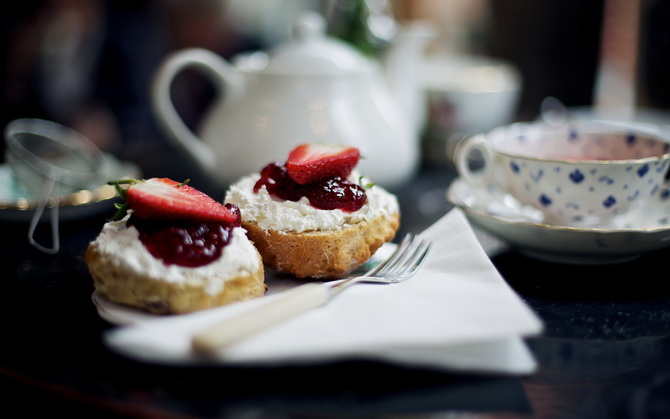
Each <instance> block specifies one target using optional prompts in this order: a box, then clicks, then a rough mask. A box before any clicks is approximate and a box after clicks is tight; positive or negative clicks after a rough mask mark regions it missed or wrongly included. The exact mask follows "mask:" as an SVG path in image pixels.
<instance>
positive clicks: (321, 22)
mask: <svg viewBox="0 0 670 419" xmlns="http://www.w3.org/2000/svg"><path fill="white" fill-rule="evenodd" d="M325 33H326V20H325V19H324V18H323V16H321V15H320V14H318V13H316V12H309V13H305V14H304V15H302V16H301V17H300V18H299V19H298V20H297V21H296V23H295V24H294V25H293V36H294V37H295V38H296V39H299V40H308V39H319V38H323V37H324V36H325Z"/></svg>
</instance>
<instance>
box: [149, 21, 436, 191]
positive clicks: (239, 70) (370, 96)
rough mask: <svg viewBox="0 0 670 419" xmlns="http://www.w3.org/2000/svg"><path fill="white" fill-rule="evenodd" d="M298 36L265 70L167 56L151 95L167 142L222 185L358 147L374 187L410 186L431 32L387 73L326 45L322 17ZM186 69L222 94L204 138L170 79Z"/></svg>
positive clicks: (408, 43) (261, 65) (209, 56)
mask: <svg viewBox="0 0 670 419" xmlns="http://www.w3.org/2000/svg"><path fill="white" fill-rule="evenodd" d="M294 32H295V34H296V38H295V39H294V40H293V41H291V42H289V43H287V44H285V45H280V46H279V47H278V48H276V49H275V50H273V51H272V52H271V53H270V54H266V57H267V60H265V59H258V58H259V55H258V54H256V55H253V56H249V57H247V58H248V59H241V60H234V62H236V63H239V64H240V65H238V66H235V65H233V64H231V63H229V62H228V61H226V60H225V59H223V58H221V57H219V56H218V55H215V54H214V53H212V52H210V51H207V50H203V49H187V50H182V51H178V52H176V53H174V54H172V55H170V56H168V57H167V58H166V60H165V61H164V62H163V63H162V64H161V66H160V67H159V69H158V71H157V74H156V78H155V82H154V84H153V90H152V101H153V108H154V111H155V113H156V115H157V118H158V121H159V122H160V126H161V127H162V128H163V129H164V131H165V132H166V134H167V137H168V138H169V139H170V140H173V141H174V142H175V143H176V144H177V145H179V146H181V148H182V149H183V150H184V153H185V154H187V155H190V156H192V157H193V158H194V159H195V160H196V162H197V163H199V164H200V165H201V166H202V167H203V168H204V169H205V170H206V171H207V172H209V174H210V175H211V177H212V178H213V180H215V181H219V182H221V183H222V184H224V185H229V184H231V183H233V182H235V181H236V180H238V179H239V178H240V177H242V176H244V175H247V174H249V173H253V172H257V171H259V170H260V169H262V168H263V167H264V166H265V165H266V164H268V163H269V162H273V161H277V160H281V159H282V158H285V156H287V155H288V153H289V151H290V150H291V149H292V148H293V147H295V146H296V145H298V144H300V143H305V142H312V143H318V142H321V143H340V144H347V145H353V146H355V147H358V148H359V149H360V150H361V153H362V155H364V156H365V159H362V161H361V164H360V166H359V167H360V170H361V172H362V173H364V174H365V175H367V176H370V177H371V178H372V179H374V180H375V182H376V183H379V184H380V185H382V186H386V187H389V188H392V187H395V186H398V185H400V184H402V183H404V182H405V181H407V180H408V179H409V178H410V177H411V176H412V175H413V174H414V172H415V170H416V166H417V164H418V159H419V140H418V135H419V125H420V123H421V118H422V116H421V110H422V105H423V101H422V100H420V98H419V97H418V95H420V93H421V90H420V88H419V87H418V85H417V84H416V82H415V79H416V77H417V76H416V74H415V73H416V69H414V63H415V62H416V61H417V57H418V55H419V53H420V52H421V50H422V47H423V45H424V44H425V43H426V42H427V41H428V40H429V39H430V36H431V34H430V31H429V30H428V29H427V28H422V27H421V26H413V27H412V28H411V31H408V32H404V33H403V35H402V36H399V37H398V43H397V45H393V46H392V47H391V49H390V53H389V54H388V56H387V59H386V60H385V63H387V64H386V65H385V66H381V65H379V63H378V62H377V61H374V60H371V59H369V58H367V57H364V56H362V55H361V54H359V53H358V52H357V51H356V50H354V49H353V48H352V47H351V46H349V45H348V44H345V43H343V42H341V41H339V40H336V39H334V38H330V37H328V36H326V35H325V33H324V21H323V19H322V18H321V17H320V16H315V15H308V16H307V17H306V18H304V19H302V20H301V21H299V23H298V24H297V26H296V28H295V31H294ZM261 55H262V54H261ZM186 68H190V69H194V70H197V71H199V72H201V73H202V74H203V75H204V76H206V77H207V78H209V79H211V80H212V81H213V82H214V84H215V85H216V86H217V87H218V88H220V89H219V90H220V91H221V96H220V97H219V99H218V100H217V101H216V102H215V104H214V106H213V107H212V109H210V110H209V112H207V114H206V115H205V116H204V118H203V123H202V124H201V127H200V129H199V130H197V131H198V132H197V134H196V133H193V132H191V130H190V129H189V128H188V127H187V126H186V125H185V124H184V122H183V121H182V119H181V118H180V116H179V115H178V113H177V111H176V110H175V107H174V106H173V103H172V100H171V97H170V87H171V85H172V81H173V79H174V78H175V77H176V76H177V75H178V74H179V73H180V72H181V71H182V70H184V69H186Z"/></svg>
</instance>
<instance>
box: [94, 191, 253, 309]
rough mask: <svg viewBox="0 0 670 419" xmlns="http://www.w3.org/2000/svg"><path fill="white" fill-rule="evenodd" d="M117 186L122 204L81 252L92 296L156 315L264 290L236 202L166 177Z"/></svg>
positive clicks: (203, 306)
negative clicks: (123, 199) (223, 200)
mask: <svg viewBox="0 0 670 419" xmlns="http://www.w3.org/2000/svg"><path fill="white" fill-rule="evenodd" d="M119 191H120V193H122V194H123V195H124V196H125V197H126V201H127V202H126V204H127V207H126V208H122V210H121V212H120V213H119V214H118V216H117V217H115V220H112V221H109V222H108V223H106V224H105V225H104V226H103V228H102V231H101V232H100V234H99V235H98V237H97V238H96V239H95V240H94V241H92V242H91V243H90V244H89V246H88V249H87V252H86V262H87V264H88V268H89V271H90V273H91V276H92V278H93V282H94V285H95V290H96V292H97V293H98V294H99V295H101V296H102V297H104V298H107V299H108V300H110V301H113V302H116V303H119V304H123V305H127V306H132V307H136V308H139V309H142V310H146V311H149V312H153V313H159V314H172V313H187V312H193V311H198V310H203V309H207V308H212V307H217V306H221V305H225V304H230V303H233V302H236V301H242V300H246V299H250V298H255V297H259V296H262V295H264V293H265V291H266V286H265V275H264V267H263V263H262V260H261V257H260V254H259V253H258V251H257V250H256V248H255V247H254V245H253V243H252V242H251V241H250V240H249V239H248V237H247V235H246V232H245V230H244V229H243V228H242V227H241V225H240V218H241V217H240V212H239V210H238V209H237V208H236V207H234V206H232V205H225V206H224V205H222V204H221V203H218V202H216V201H214V200H213V199H212V198H210V197H209V196H207V195H205V194H203V193H201V192H199V191H197V190H196V189H194V188H192V187H190V186H188V185H185V184H183V183H177V182H174V181H172V180H170V179H165V178H161V179H156V178H152V179H148V180H143V181H130V186H129V187H128V188H127V189H122V188H120V189H119ZM124 212H125V214H124Z"/></svg>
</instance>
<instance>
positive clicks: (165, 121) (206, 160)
mask: <svg viewBox="0 0 670 419" xmlns="http://www.w3.org/2000/svg"><path fill="white" fill-rule="evenodd" d="M186 68H191V69H194V70H197V71H199V72H201V73H203V74H204V75H205V76H206V77H208V78H209V79H211V80H212V81H213V82H214V84H215V86H216V87H217V89H218V90H219V91H220V92H225V96H224V97H223V100H224V102H233V101H237V100H239V99H240V98H242V95H243V78H242V76H241V74H239V73H238V71H237V70H236V69H235V67H233V65H232V64H230V63H229V62H228V61H226V60H225V59H223V58H221V57H219V56H218V55H216V54H215V53H213V52H211V51H208V50H206V49H202V48H188V49H184V50H181V51H177V52H175V53H173V54H171V55H169V56H168V57H167V58H166V59H165V60H164V61H163V63H162V64H161V65H160V67H159V69H158V72H157V73H156V75H155V77H154V81H153V85H152V91H151V100H152V107H153V109H154V112H155V113H156V116H157V118H158V121H159V123H160V125H161V128H163V129H164V130H165V131H166V132H167V137H168V138H169V139H170V140H171V141H173V142H175V143H176V144H177V145H180V146H182V147H183V148H184V150H186V152H188V153H190V154H191V155H192V156H193V158H194V159H195V160H196V161H197V162H198V163H199V164H200V165H201V166H202V167H203V168H205V169H206V170H209V171H212V170H214V169H215V168H216V156H215V154H214V153H213V152H212V150H211V149H210V147H209V145H207V144H206V143H205V142H203V141H202V140H201V139H200V138H198V136H197V135H196V134H194V133H193V131H191V129H189V128H188V127H187V126H186V124H185V123H184V121H183V119H182V118H181V117H180V116H179V114H178V113H177V110H176V109H175V107H174V104H173V103H172V99H171V96H170V88H171V86H172V82H173V81H174V78H175V77H176V76H177V75H178V74H179V73H180V72H181V71H183V70H185V69H186Z"/></svg>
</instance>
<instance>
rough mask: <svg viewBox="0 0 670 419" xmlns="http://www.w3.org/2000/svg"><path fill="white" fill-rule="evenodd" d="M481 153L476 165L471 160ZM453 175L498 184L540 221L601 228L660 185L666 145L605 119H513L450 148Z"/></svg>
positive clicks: (669, 155)
mask: <svg viewBox="0 0 670 419" xmlns="http://www.w3.org/2000/svg"><path fill="white" fill-rule="evenodd" d="M475 152H479V153H481V158H482V160H483V168H481V169H475V168H473V167H472V164H471V157H472V156H473V155H474V153H475ZM455 160H456V166H457V168H458V171H459V174H460V176H461V177H462V178H463V179H464V180H465V181H467V182H469V183H470V184H472V185H473V186H475V187H483V186H486V187H488V186H497V187H499V188H500V189H502V190H503V191H505V192H507V193H508V194H510V195H511V196H513V197H514V198H516V199H517V200H518V201H519V202H520V203H521V204H523V205H530V206H533V207H535V208H537V209H539V210H540V211H541V212H542V213H543V214H544V217H545V220H544V221H545V222H547V223H550V224H556V225H562V226H573V225H574V226H585V225H589V226H593V225H606V224H607V223H608V222H609V221H611V219H612V218H613V217H615V216H618V215H620V214H624V213H627V212H629V211H634V210H636V209H639V208H641V207H644V206H645V205H646V204H648V203H649V202H650V200H651V198H652V197H654V196H655V195H656V194H657V193H658V191H659V190H660V189H661V186H662V185H663V184H664V182H665V177H666V173H667V172H668V166H669V164H670V143H669V141H668V139H666V138H663V137H662V136H660V135H659V134H656V133H651V132H646V131H642V130H640V129H633V128H631V127H623V126H618V125H615V124H609V123H604V122H585V121H581V122H570V123H565V124H563V125H560V126H551V125H547V124H541V123H517V124H512V125H507V126H503V127H500V128H497V129H495V130H493V131H491V132H489V133H487V134H483V135H477V136H473V137H470V138H468V139H467V140H466V141H464V142H463V143H462V144H460V146H459V148H458V149H457V150H456V153H455Z"/></svg>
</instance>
